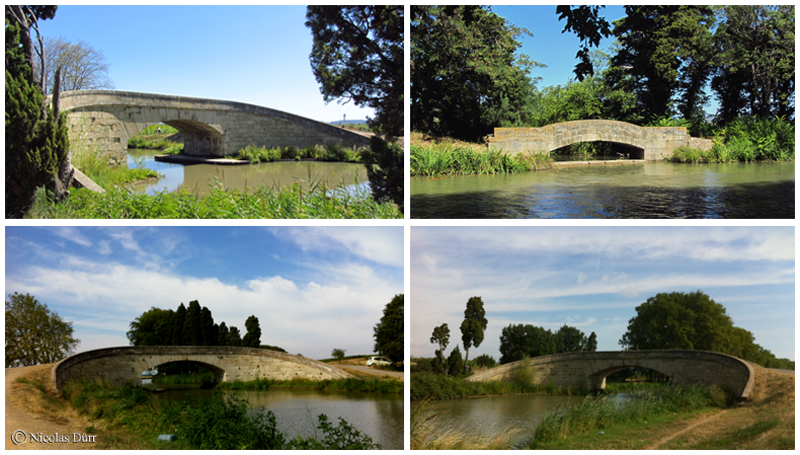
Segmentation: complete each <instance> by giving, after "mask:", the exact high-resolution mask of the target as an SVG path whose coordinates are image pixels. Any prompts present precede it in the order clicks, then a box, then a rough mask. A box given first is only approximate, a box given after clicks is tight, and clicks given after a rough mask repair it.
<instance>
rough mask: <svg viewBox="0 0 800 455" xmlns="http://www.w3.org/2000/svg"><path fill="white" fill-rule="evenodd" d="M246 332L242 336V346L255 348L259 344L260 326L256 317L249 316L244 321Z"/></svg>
mask: <svg viewBox="0 0 800 455" xmlns="http://www.w3.org/2000/svg"><path fill="white" fill-rule="evenodd" d="M244 326H245V328H246V329H247V333H246V334H245V335H244V338H242V346H249V347H252V348H257V347H258V345H260V344H261V327H259V326H258V318H257V317H255V315H253V316H250V317H249V318H247V320H246V321H245V322H244Z"/></svg>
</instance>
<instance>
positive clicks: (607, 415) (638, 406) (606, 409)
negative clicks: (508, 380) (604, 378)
mask: <svg viewBox="0 0 800 455" xmlns="http://www.w3.org/2000/svg"><path fill="white" fill-rule="evenodd" d="M731 402H732V400H731V395H729V394H727V393H726V392H724V391H722V390H721V389H719V388H717V387H707V386H703V385H691V386H688V387H680V386H677V387H673V386H668V385H663V386H661V387H660V389H659V390H657V391H654V392H652V393H650V394H647V395H644V396H643V397H642V398H638V399H632V400H627V401H626V402H623V403H619V402H617V401H615V400H613V399H612V398H609V397H605V396H599V397H597V396H587V397H586V398H585V399H584V400H583V402H581V404H579V405H577V406H573V407H569V408H564V407H562V406H559V407H558V408H556V409H554V410H551V411H547V412H545V413H544V414H543V415H542V419H541V421H540V422H539V424H538V425H537V427H536V432H535V434H534V440H533V442H532V443H531V447H530V448H537V447H538V446H539V445H541V444H545V443H548V442H552V441H556V440H563V439H567V438H569V437H570V436H572V435H577V434H581V433H586V432H589V431H594V430H598V429H602V428H606V427H609V426H612V425H620V424H626V423H631V422H644V421H645V420H647V419H650V418H652V417H653V416H655V415H659V414H666V413H670V412H685V411H694V410H698V409H703V408H708V407H720V408H722V407H726V406H728V405H730V404H731Z"/></svg>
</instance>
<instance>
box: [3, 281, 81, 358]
mask: <svg viewBox="0 0 800 455" xmlns="http://www.w3.org/2000/svg"><path fill="white" fill-rule="evenodd" d="M5 318H6V319H5V322H6V330H5V337H6V368H11V367H19V366H31V365H38V364H44V363H53V362H57V361H59V360H61V359H63V358H64V357H66V356H67V355H69V353H70V352H72V351H73V350H74V349H75V348H76V347H77V346H78V344H79V343H80V340H78V339H76V338H74V337H73V332H74V330H73V328H72V323H71V322H65V321H64V320H63V319H61V318H60V317H59V316H58V314H56V313H54V312H51V311H50V310H49V309H48V308H47V305H46V304H44V303H40V302H39V301H38V300H37V299H36V298H35V297H33V296H32V295H30V294H19V293H16V292H15V293H14V294H10V295H9V296H8V300H6V316H5Z"/></svg>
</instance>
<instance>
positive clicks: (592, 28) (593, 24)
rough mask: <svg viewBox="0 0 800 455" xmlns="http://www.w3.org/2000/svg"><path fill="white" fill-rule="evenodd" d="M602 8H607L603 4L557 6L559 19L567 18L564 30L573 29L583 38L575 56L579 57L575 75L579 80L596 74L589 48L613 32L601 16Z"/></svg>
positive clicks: (579, 37) (595, 45)
mask: <svg viewBox="0 0 800 455" xmlns="http://www.w3.org/2000/svg"><path fill="white" fill-rule="evenodd" d="M600 8H605V6H602V5H599V6H598V5H571V6H570V5H559V6H556V13H557V14H558V20H564V19H566V20H567V23H566V24H565V25H564V30H562V31H561V33H564V32H566V31H573V32H575V34H576V35H578V39H580V40H581V47H580V49H578V53H577V54H575V58H577V59H579V60H580V62H578V63H577V64H576V65H575V76H576V77H577V78H578V81H583V79H584V78H585V77H586V76H587V75H589V76H592V75H594V65H593V62H592V61H591V59H590V58H589V57H590V52H589V48H590V47H592V46H593V47H597V46H598V45H599V44H600V40H601V39H603V38H606V37H608V36H609V35H610V34H611V29H610V24H609V23H608V21H607V20H606V19H605V17H602V16H600V14H599V12H600Z"/></svg>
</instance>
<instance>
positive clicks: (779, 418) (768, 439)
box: [411, 366, 795, 450]
mask: <svg viewBox="0 0 800 455" xmlns="http://www.w3.org/2000/svg"><path fill="white" fill-rule="evenodd" d="M753 368H754V370H755V373H756V378H755V387H754V391H753V395H752V400H751V401H748V402H744V403H741V404H739V405H735V406H733V407H730V408H726V409H719V408H704V409H701V410H694V411H681V412H669V413H666V414H662V415H659V416H656V417H653V418H649V419H647V420H641V421H633V422H630V423H625V424H608V425H604V426H602V428H594V429H589V430H587V431H585V432H583V433H580V434H573V435H571V436H570V437H569V438H565V439H558V440H555V441H551V442H548V443H543V444H537V446H536V448H537V449H546V450H557V449H569V450H588V449H592V450H596V449H617V450H620V449H679V450H688V449H791V448H794V444H795V436H794V375H793V374H789V373H786V372H782V371H778V370H770V369H766V368H762V367H758V366H754V367H753ZM477 400H480V398H478V399H477ZM436 420H437V416H436V415H430V414H429V413H426V412H425V411H424V408H423V407H417V408H416V409H414V410H413V411H412V422H411V444H412V449H414V448H417V449H509V448H513V447H517V446H516V444H519V443H520V441H516V440H515V436H516V435H517V434H518V433H520V430H521V429H520V428H514V427H505V426H504V425H503V423H497V427H499V428H501V429H502V431H499V432H495V433H493V434H481V433H480V432H475V431H464V430H463V429H459V428H439V429H436V428H435V422H436ZM431 422H433V423H431Z"/></svg>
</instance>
